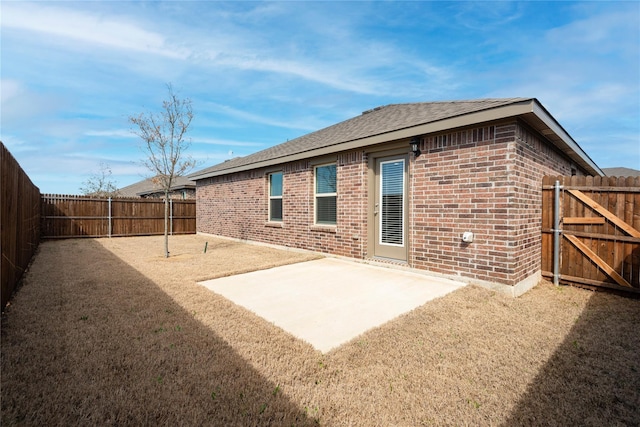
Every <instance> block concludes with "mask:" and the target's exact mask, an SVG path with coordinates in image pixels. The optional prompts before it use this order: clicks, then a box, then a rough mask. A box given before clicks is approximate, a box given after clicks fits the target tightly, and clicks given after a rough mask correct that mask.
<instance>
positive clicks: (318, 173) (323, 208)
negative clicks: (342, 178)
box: [314, 164, 337, 225]
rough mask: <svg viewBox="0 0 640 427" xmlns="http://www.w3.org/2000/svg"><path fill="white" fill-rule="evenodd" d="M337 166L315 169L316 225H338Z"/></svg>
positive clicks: (324, 166) (317, 167)
mask: <svg viewBox="0 0 640 427" xmlns="http://www.w3.org/2000/svg"><path fill="white" fill-rule="evenodd" d="M336 172H337V170H336V165H335V164H333V165H323V166H316V167H315V191H314V193H315V223H316V224H328V225H335V224H336V217H337V215H336V202H337V180H336Z"/></svg>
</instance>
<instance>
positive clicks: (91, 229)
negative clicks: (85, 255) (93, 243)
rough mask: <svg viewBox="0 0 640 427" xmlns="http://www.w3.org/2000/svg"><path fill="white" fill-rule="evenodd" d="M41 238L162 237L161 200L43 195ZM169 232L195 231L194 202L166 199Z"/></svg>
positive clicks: (183, 232)
mask: <svg viewBox="0 0 640 427" xmlns="http://www.w3.org/2000/svg"><path fill="white" fill-rule="evenodd" d="M41 206H42V211H41V219H42V224H41V229H42V237H43V238H49V239H50V238H71V237H119V236H148V235H155V234H164V209H165V202H164V200H161V199H125V198H107V199H95V198H91V197H88V196H69V195H58V194H44V195H42V204H41ZM169 232H170V233H171V234H193V233H195V232H196V202H195V200H169Z"/></svg>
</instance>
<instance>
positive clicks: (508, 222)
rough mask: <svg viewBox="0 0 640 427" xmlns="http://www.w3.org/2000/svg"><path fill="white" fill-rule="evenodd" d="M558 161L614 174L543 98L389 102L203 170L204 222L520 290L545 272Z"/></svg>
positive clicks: (568, 170)
mask: <svg viewBox="0 0 640 427" xmlns="http://www.w3.org/2000/svg"><path fill="white" fill-rule="evenodd" d="M411 142H413V143H415V145H416V147H415V148H417V149H418V150H419V153H418V152H417V151H412V147H411V144H410V143H411ZM552 174H558V175H571V174H578V175H603V174H602V171H601V170H600V168H599V167H598V166H597V165H596V164H595V163H594V162H593V161H592V160H591V159H590V158H589V156H588V155H587V154H586V153H585V152H584V151H583V150H582V149H581V148H580V147H579V146H578V144H577V143H576V142H575V141H574V140H573V139H572V138H571V136H570V135H569V134H568V133H567V132H566V131H565V130H564V129H563V128H562V126H561V125H560V124H559V123H558V122H557V121H556V120H555V119H554V118H553V117H552V116H551V115H550V114H549V113H548V112H547V110H546V109H545V108H544V107H543V106H542V105H541V104H540V102H539V101H538V100H537V99H535V98H510V99H481V100H472V101H453V102H431V103H414V104H395V105H387V106H384V107H379V108H375V109H373V110H369V111H365V112H364V113H363V114H362V115H360V116H357V117H354V118H352V119H349V120H346V121H344V122H341V123H338V124H335V125H333V126H329V127H327V128H325V129H321V130H319V131H316V132H313V133H310V134H307V135H304V136H302V137H300V138H297V139H294V140H291V141H288V142H285V143H283V144H280V145H276V146H274V147H271V148H268V149H266V150H263V151H260V152H257V153H254V154H251V155H249V156H246V157H240V158H236V159H232V160H228V161H226V162H224V163H221V164H218V165H215V166H213V167H210V168H207V169H204V170H201V171H199V172H196V173H194V174H192V175H191V176H190V179H193V180H194V181H196V200H197V202H196V203H197V230H198V232H200V233H208V234H214V235H219V236H226V237H231V238H236V239H242V240H249V241H256V242H263V243H269V244H274V245H280V246H286V247H292V248H301V249H308V250H311V251H317V252H322V253H327V254H333V255H340V256H345V257H350V258H355V259H360V260H367V261H368V262H377V261H380V262H387V263H391V264H396V265H400V266H406V267H408V268H412V269H418V270H427V271H429V272H431V273H436V274H440V275H444V276H448V277H453V278H456V279H458V280H464V281H468V282H471V283H476V284H480V285H483V286H488V287H491V288H495V289H499V290H501V291H504V292H507V293H509V294H511V295H520V294H522V293H523V292H525V291H526V290H528V289H530V288H531V287H533V286H534V285H535V284H537V283H538V281H539V280H540V277H541V276H540V258H541V254H540V250H541V192H542V191H541V186H542V177H543V176H544V175H552ZM471 233H472V235H471ZM463 236H467V237H465V239H464V240H471V241H464V240H463Z"/></svg>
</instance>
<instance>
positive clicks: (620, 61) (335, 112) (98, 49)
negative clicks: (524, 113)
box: [0, 0, 640, 194]
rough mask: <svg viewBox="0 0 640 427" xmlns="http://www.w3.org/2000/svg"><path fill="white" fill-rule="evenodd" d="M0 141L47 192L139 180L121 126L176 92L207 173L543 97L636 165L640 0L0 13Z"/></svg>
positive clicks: (620, 162) (584, 142) (134, 6)
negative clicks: (373, 113) (411, 118)
mask: <svg viewBox="0 0 640 427" xmlns="http://www.w3.org/2000/svg"><path fill="white" fill-rule="evenodd" d="M0 16H1V18H0V25H1V27H0V31H1V33H0V36H1V42H0V43H1V78H2V81H1V87H0V88H1V100H2V103H1V107H2V109H1V111H0V116H1V128H0V139H1V140H2V141H3V142H4V144H5V145H6V146H7V147H8V149H9V150H10V151H11V153H12V154H13V155H14V157H16V159H17V160H18V161H19V163H20V164H21V166H22V167H23V169H25V171H26V172H27V173H28V175H29V176H30V177H31V179H32V181H33V182H34V183H35V184H36V185H37V186H38V187H40V190H41V191H42V192H43V193H68V194H77V193H78V192H79V188H80V186H81V185H82V182H83V181H85V180H86V179H87V178H88V177H89V176H90V175H91V174H92V173H96V172H98V171H99V170H100V163H101V162H103V163H107V164H108V165H109V166H110V167H111V169H112V171H113V178H114V179H115V180H116V181H117V183H118V185H119V186H120V187H122V186H125V185H129V184H132V183H134V182H136V181H139V180H141V179H143V178H144V177H146V176H148V171H146V170H145V169H144V167H142V166H141V165H140V161H141V160H142V158H144V154H143V153H142V152H141V151H140V149H139V139H138V138H137V137H136V136H135V135H133V134H132V133H131V132H130V126H129V124H128V122H127V118H128V117H129V116H131V115H136V114H138V113H140V112H147V111H158V110H159V107H160V105H161V103H162V100H163V99H165V98H166V95H167V90H166V84H167V83H172V85H173V87H174V89H175V91H176V92H177V93H178V94H179V96H180V97H183V98H190V99H191V100H192V102H193V109H194V112H195V115H196V116H195V119H194V121H193V123H192V127H191V131H190V132H189V136H190V137H191V139H192V146H191V149H190V154H191V155H192V156H193V157H194V158H196V159H197V160H199V161H200V162H201V167H202V168H204V167H208V166H211V165H213V164H216V163H219V162H221V161H224V160H225V159H228V158H230V157H232V156H242V155H247V154H250V153H253V152H255V151H258V150H261V149H264V148H267V147H269V146H272V145H275V144H279V143H281V142H284V141H286V140H288V139H292V138H295V137H298V136H301V135H304V134H306V133H308V132H311V131H314V130H318V129H320V128H323V127H325V126H329V125H331V124H334V123H337V122H340V121H342V120H345V119H348V118H350V117H354V116H357V115H359V114H360V113H361V112H362V111H364V110H368V109H371V108H373V107H376V106H380V105H386V104H391V103H405V102H425V101H437V100H455V99H475V98H487V97H536V98H538V99H539V100H540V101H541V102H542V104H543V105H544V106H545V107H546V108H547V110H549V112H550V113H551V114H552V115H553V116H554V117H555V118H556V119H557V120H558V121H559V122H560V123H561V124H562V126H563V127H564V128H565V129H566V130H567V131H568V132H569V133H570V134H571V135H572V136H573V138H574V139H575V140H576V141H577V142H578V144H580V146H581V147H582V148H583V149H584V150H585V151H586V152H587V153H588V154H589V155H590V156H591V158H592V159H593V160H594V161H595V162H596V163H597V164H598V165H599V166H600V167H613V166H623V167H629V168H634V169H640V2H635V1H634V2H584V3H574V2H523V3H519V2H283V3H265V2H257V3H256V2H232V3H225V2H209V1H198V2H177V1H176V2H124V1H103V2H70V1H63V2H54V1H46V2H44V1H43V2H35V3H29V2H12V1H6V0H5V1H2V3H0Z"/></svg>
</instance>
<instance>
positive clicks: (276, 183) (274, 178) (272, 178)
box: [269, 172, 282, 221]
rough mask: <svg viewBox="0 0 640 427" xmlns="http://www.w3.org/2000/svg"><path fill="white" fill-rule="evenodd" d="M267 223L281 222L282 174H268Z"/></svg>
mask: <svg viewBox="0 0 640 427" xmlns="http://www.w3.org/2000/svg"><path fill="white" fill-rule="evenodd" d="M269 221H282V172H274V173H270V174H269Z"/></svg>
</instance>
